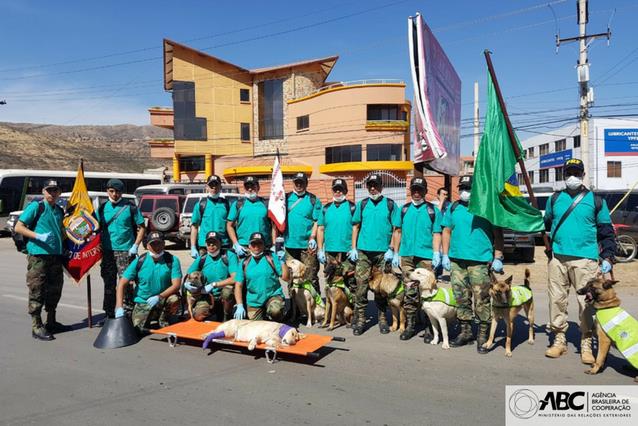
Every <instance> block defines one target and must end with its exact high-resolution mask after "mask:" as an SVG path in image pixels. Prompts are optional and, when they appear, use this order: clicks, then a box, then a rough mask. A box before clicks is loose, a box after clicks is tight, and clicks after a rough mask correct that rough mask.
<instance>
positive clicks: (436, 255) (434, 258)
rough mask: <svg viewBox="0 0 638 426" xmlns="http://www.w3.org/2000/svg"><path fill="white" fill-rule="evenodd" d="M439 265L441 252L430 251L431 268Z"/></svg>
mask: <svg viewBox="0 0 638 426" xmlns="http://www.w3.org/2000/svg"><path fill="white" fill-rule="evenodd" d="M440 265H441V252H438V251H435V252H434V253H432V269H436V268H438V267H439V266H440Z"/></svg>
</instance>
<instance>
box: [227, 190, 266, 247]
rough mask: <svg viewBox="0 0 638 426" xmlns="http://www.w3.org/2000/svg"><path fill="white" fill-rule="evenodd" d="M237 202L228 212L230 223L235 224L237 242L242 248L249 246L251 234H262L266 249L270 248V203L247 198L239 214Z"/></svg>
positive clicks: (261, 199) (259, 198)
mask: <svg viewBox="0 0 638 426" xmlns="http://www.w3.org/2000/svg"><path fill="white" fill-rule="evenodd" d="M237 203H238V201H235V202H234V203H233V205H232V206H231V207H230V212H228V221H229V222H235V232H236V233H237V241H239V244H241V245H242V246H247V245H248V243H249V241H248V240H249V239H250V234H252V233H253V232H261V233H262V234H263V236H264V239H265V244H266V247H268V246H270V244H271V241H270V229H271V228H270V226H271V225H270V219H269V218H268V202H267V201H266V200H264V199H263V198H261V197H257V198H256V199H255V200H250V199H248V198H245V199H244V200H243V205H242V207H241V209H239V213H238V212H237Z"/></svg>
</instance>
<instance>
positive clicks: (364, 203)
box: [361, 197, 394, 224]
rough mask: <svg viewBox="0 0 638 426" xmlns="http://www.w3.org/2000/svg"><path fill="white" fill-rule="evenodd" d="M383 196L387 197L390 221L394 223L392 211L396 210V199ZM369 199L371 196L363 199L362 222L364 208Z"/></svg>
mask: <svg viewBox="0 0 638 426" xmlns="http://www.w3.org/2000/svg"><path fill="white" fill-rule="evenodd" d="M383 198H385V200H386V203H388V222H390V224H392V211H393V210H394V200H392V199H390V198H388V197H383ZM368 201H370V198H369V197H368V198H364V199H363V200H361V222H363V210H364V209H365V208H366V206H367V205H368Z"/></svg>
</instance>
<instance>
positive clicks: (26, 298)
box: [2, 294, 104, 314]
mask: <svg viewBox="0 0 638 426" xmlns="http://www.w3.org/2000/svg"><path fill="white" fill-rule="evenodd" d="M2 297H6V298H7V299H15V300H22V301H24V302H28V301H29V298H28V297H24V296H16V295H15V294H3V295H2ZM58 306H62V307H64V308H71V309H81V310H83V311H86V306H78V305H70V304H68V303H58ZM91 313H93V314H102V313H104V311H103V310H101V309H91Z"/></svg>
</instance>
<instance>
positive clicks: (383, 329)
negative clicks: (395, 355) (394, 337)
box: [379, 309, 390, 334]
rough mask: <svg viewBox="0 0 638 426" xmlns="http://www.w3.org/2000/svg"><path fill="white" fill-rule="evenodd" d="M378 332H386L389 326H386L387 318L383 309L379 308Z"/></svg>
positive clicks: (388, 330)
mask: <svg viewBox="0 0 638 426" xmlns="http://www.w3.org/2000/svg"><path fill="white" fill-rule="evenodd" d="M379 332H380V333H381V334H388V333H389V332H390V327H388V320H387V319H386V314H385V309H384V310H381V309H379Z"/></svg>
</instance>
